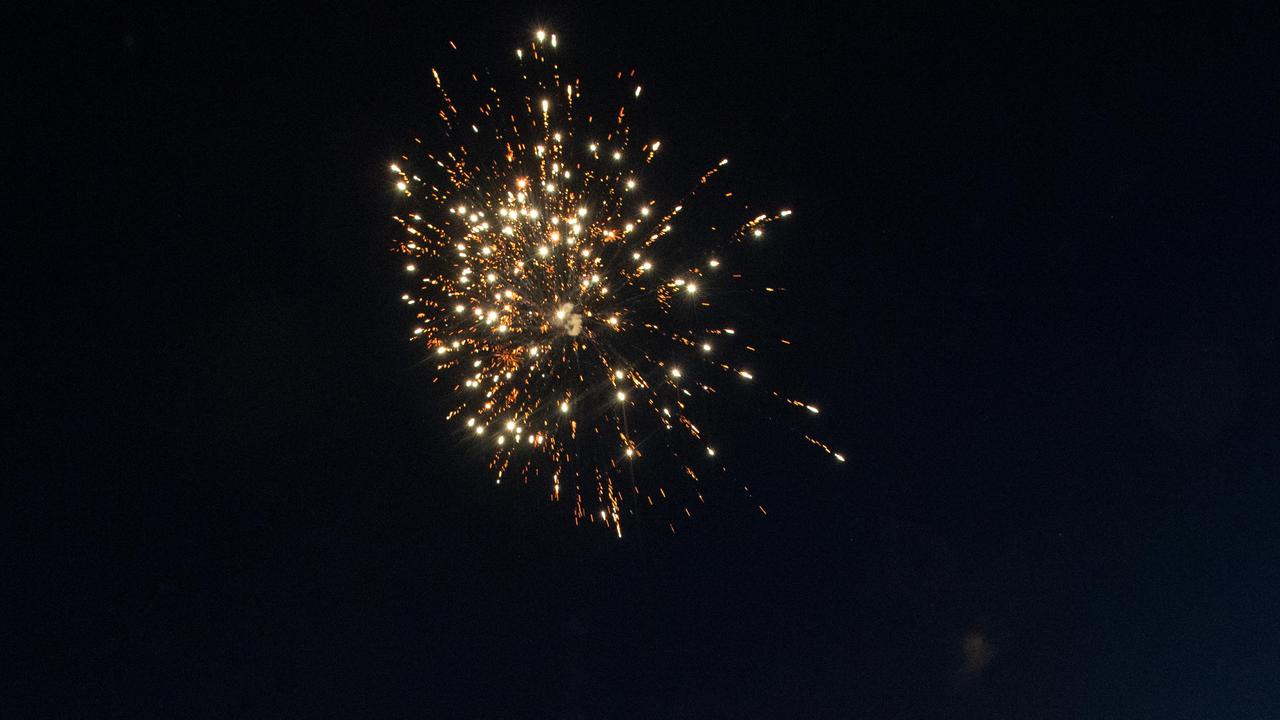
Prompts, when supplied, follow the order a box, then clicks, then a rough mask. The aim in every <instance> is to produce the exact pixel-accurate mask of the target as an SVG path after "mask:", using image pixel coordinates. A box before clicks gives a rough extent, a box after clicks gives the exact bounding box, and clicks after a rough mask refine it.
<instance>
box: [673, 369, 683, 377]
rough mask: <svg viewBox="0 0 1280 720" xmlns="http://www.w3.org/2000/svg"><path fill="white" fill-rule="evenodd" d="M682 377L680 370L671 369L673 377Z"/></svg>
mask: <svg viewBox="0 0 1280 720" xmlns="http://www.w3.org/2000/svg"><path fill="white" fill-rule="evenodd" d="M680 375H681V372H680V368H671V376H672V377H680Z"/></svg>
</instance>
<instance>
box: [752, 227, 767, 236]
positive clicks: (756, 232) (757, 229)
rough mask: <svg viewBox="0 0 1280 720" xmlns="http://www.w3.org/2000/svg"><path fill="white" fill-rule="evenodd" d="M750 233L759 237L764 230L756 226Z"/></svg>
mask: <svg viewBox="0 0 1280 720" xmlns="http://www.w3.org/2000/svg"><path fill="white" fill-rule="evenodd" d="M751 234H752V235H755V236H756V237H760V236H761V235H763V234H764V231H763V230H761V229H760V228H756V229H755V230H752V231H751Z"/></svg>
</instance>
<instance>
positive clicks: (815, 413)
mask: <svg viewBox="0 0 1280 720" xmlns="http://www.w3.org/2000/svg"><path fill="white" fill-rule="evenodd" d="M804 409H805V410H808V411H809V412H811V413H813V414H814V415H817V414H818V408H816V407H814V406H812V405H805V406H804Z"/></svg>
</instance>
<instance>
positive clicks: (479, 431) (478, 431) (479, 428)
mask: <svg viewBox="0 0 1280 720" xmlns="http://www.w3.org/2000/svg"><path fill="white" fill-rule="evenodd" d="M476 434H477V435H483V434H484V426H482V425H477V426H476Z"/></svg>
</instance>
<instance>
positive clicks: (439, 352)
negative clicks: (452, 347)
mask: <svg viewBox="0 0 1280 720" xmlns="http://www.w3.org/2000/svg"><path fill="white" fill-rule="evenodd" d="M447 352H449V349H448V348H446V347H445V346H443V345H441V346H440V347H438V348H436V354H437V355H443V354H445V353H447Z"/></svg>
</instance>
